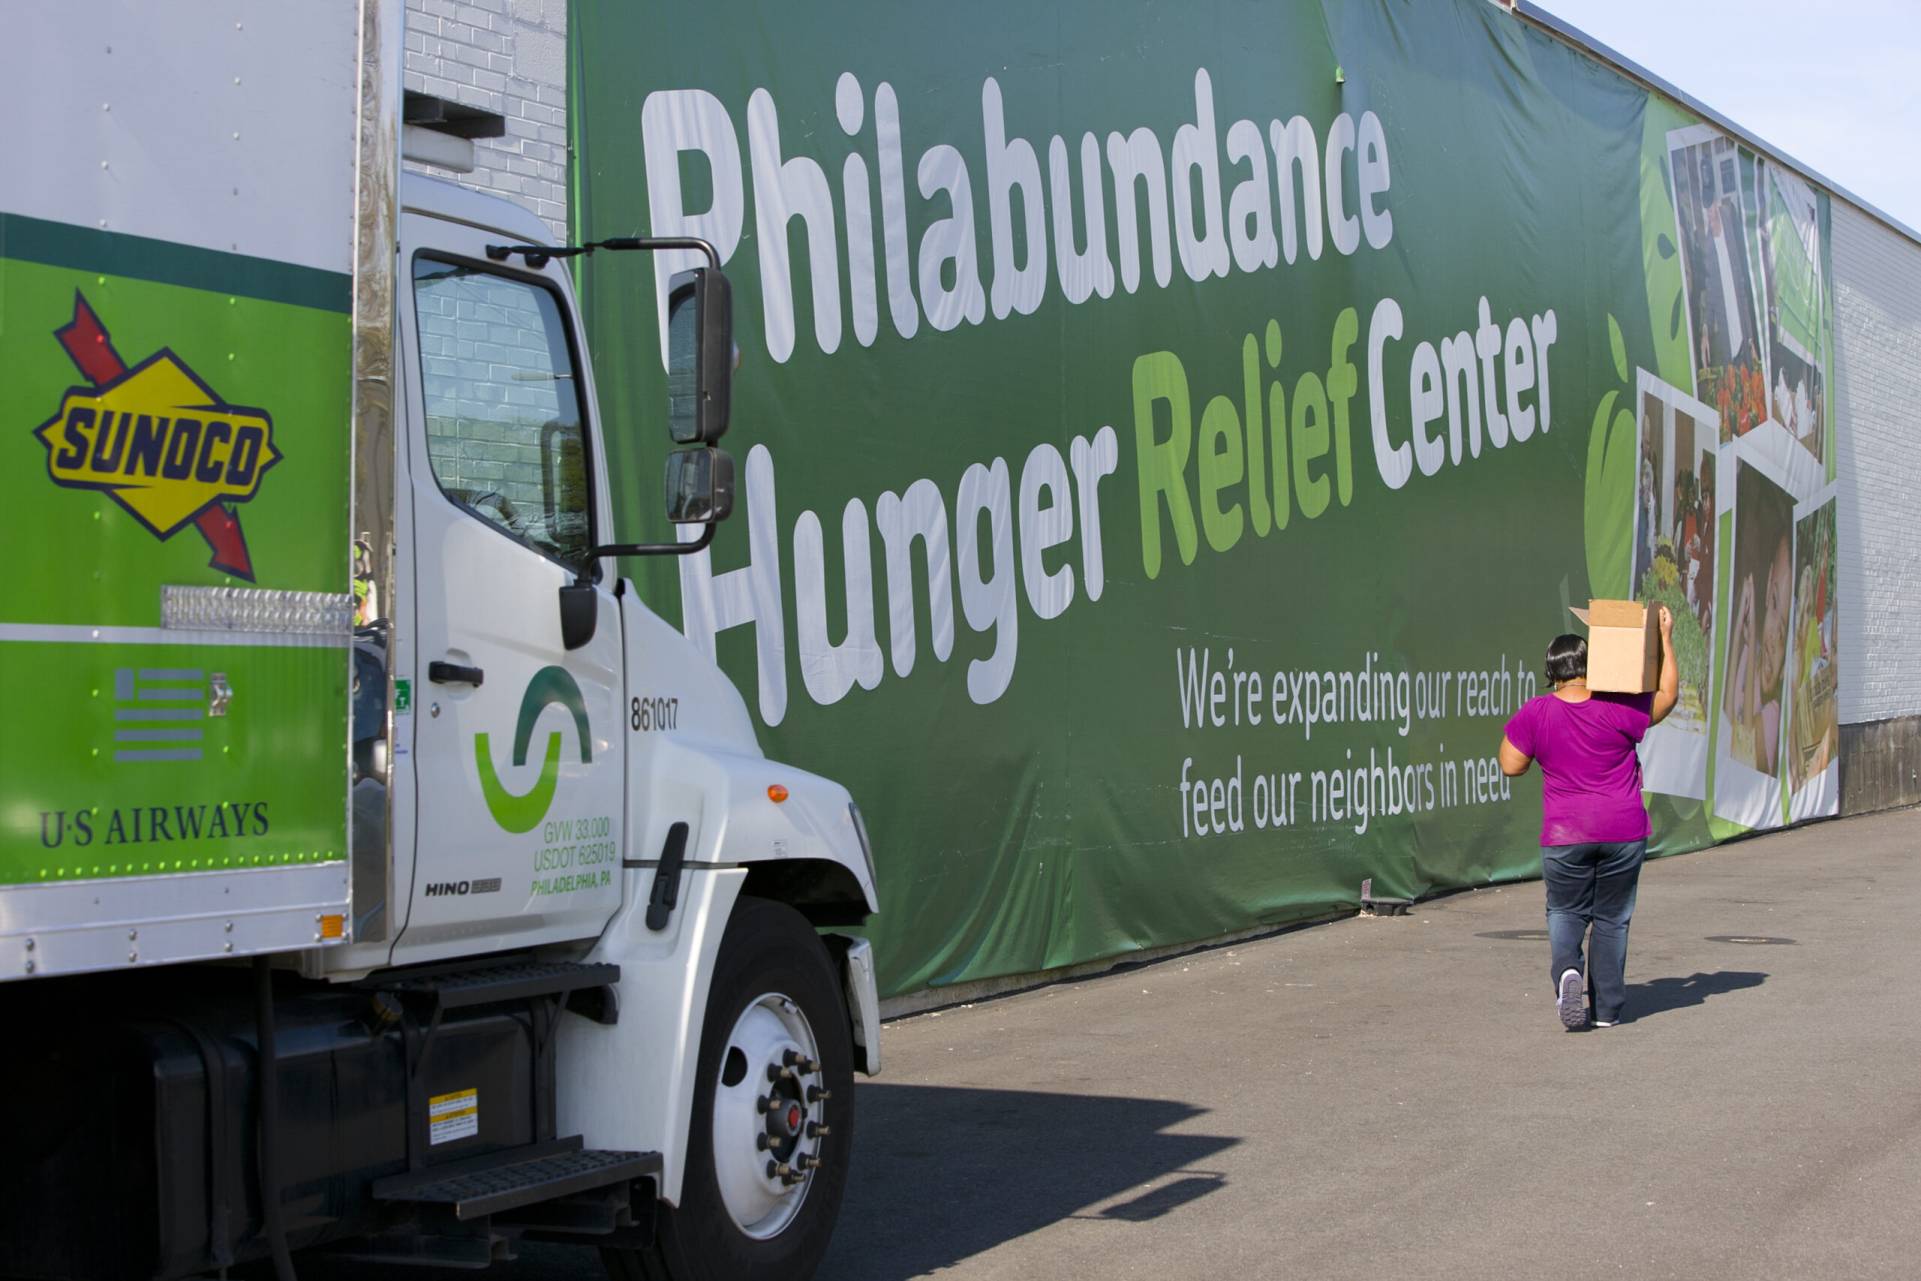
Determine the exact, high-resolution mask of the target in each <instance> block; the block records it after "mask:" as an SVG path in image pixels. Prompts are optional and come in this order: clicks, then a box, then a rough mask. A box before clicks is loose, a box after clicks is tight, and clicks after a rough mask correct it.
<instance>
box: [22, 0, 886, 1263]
mask: <svg viewBox="0 0 1921 1281" xmlns="http://www.w3.org/2000/svg"><path fill="white" fill-rule="evenodd" d="M236 15H237V16H238V19H239V20H237V21H236V20H234V19H235V16H236ZM400 24H401V4H400V3H399V0H363V3H361V4H360V5H358V6H349V5H325V6H322V5H304V6H270V7H266V8H264V9H252V8H249V9H246V10H240V11H235V12H234V13H217V12H216V11H214V10H211V9H209V10H195V11H193V12H191V13H180V12H175V11H166V12H162V11H159V10H155V9H153V8H151V7H149V6H144V5H140V4H135V3H129V2H122V0H86V2H84V3H76V4H71V5H63V6H57V7H46V8H41V9H36V10H34V11H31V12H28V13H24V14H22V15H20V20H19V22H18V23H17V24H16V28H15V30H14V31H13V33H12V35H11V36H10V38H9V40H8V41H7V42H6V45H5V48H4V50H0V70H4V75H5V81H6V84H7V93H8V95H9V98H10V99H11V100H13V101H15V102H16V103H18V104H20V114H19V116H18V118H21V119H24V120H27V121H30V122H31V127H30V128H26V129H23V130H19V131H14V132H13V133H11V134H10V135H9V137H8V138H7V140H6V141H5V142H4V143H0V353H3V355H4V359H3V362H0V363H3V364H4V368H5V370H6V374H7V377H6V383H7V389H6V392H5V393H4V403H5V405H6V420H7V429H6V432H5V438H6V440H7V441H8V455H7V458H8V465H7V466H6V467H5V469H4V472H3V474H4V480H0V485H4V487H5V493H6V498H7V502H8V504H9V505H10V506H11V507H12V508H13V509H14V510H15V511H16V512H17V513H19V514H20V515H21V516H23V517H25V518H26V519H25V520H23V521H22V522H21V523H20V524H18V525H17V526H16V528H15V531H14V532H13V533H12V534H10V535H9V537H8V543H9V549H10V551H11V552H12V554H11V555H10V556H9V558H8V559H9V564H10V567H11V572H10V573H9V574H8V575H7V577H6V580H5V582H4V584H3V585H0V700H3V701H4V703H5V706H6V707H7V709H8V713H9V714H8V716H7V720H6V728H5V731H4V733H0V1012H4V1014H5V1016H6V1018H7V1021H8V1023H9V1025H10V1026H11V1027H12V1028H13V1029H14V1036H13V1038H12V1039H11V1044H10V1053H9V1054H8V1055H7V1062H6V1066H5V1069H4V1071H5V1075H6V1079H7V1088H6V1089H5V1091H4V1093H3V1094H0V1099H3V1100H4V1101H0V1127H3V1128H4V1130H5V1132H6V1133H7V1134H8V1136H9V1139H8V1149H9V1152H10V1154H11V1155H12V1157H13V1159H12V1160H10V1161H9V1162H8V1163H7V1167H6V1170H5V1172H4V1173H3V1174H0V1274H5V1275H10V1276H22V1277H75V1278H80V1277H84V1278H101V1277H174V1276H187V1275H197V1274H202V1273H206V1272H210V1271H215V1270H219V1269H223V1268H225V1267H227V1266H228V1265H230V1264H234V1263H238V1262H244V1261H246V1260H248V1259H256V1258H265V1257H269V1256H271V1257H272V1258H273V1259H274V1260H275V1264H276V1267H277V1269H278V1271H279V1273H280V1275H281V1276H282V1277H287V1276H290V1275H292V1271H293V1264H292V1253H293V1252H294V1251H296V1250H302V1249H328V1250H333V1251H335V1252H344V1253H347V1254H349V1255H352V1256H354V1257H358V1258H362V1259H367V1260H374V1261H380V1260H404V1261H410V1262H436V1261H438V1262H448V1263H461V1264H467V1265H482V1264H485V1263H487V1262H488V1261H490V1260H492V1259H496V1258H501V1257H506V1256H509V1255H511V1253H512V1250H513V1247H514V1243H515V1242H516V1241H518V1240H521V1239H523V1238H527V1237H531V1236H544V1237H548V1238H553V1239H561V1240H571V1241H578V1242H582V1243H586V1244H597V1245H600V1246H602V1247H604V1248H605V1249H606V1250H607V1257H608V1259H609V1265H610V1267H611V1268H612V1269H613V1271H614V1272H615V1274H616V1275H641V1274H642V1273H643V1271H644V1273H645V1274H646V1275H660V1274H665V1275H671V1276H676V1277H710V1276H711V1277H773V1276H781V1277H791V1276H803V1275H806V1274H808V1273H810V1272H811V1271H812V1269H813V1266H814V1264H815V1263H816V1262H817V1261H818V1259H819V1257H820V1255H821V1252H822V1251H823V1250H824V1249H825V1245H826V1241H827V1237H828V1234H829V1233H830V1232H831V1229H832V1225H833V1219H834V1215H835V1211H836V1209H837V1207H838V1203H839V1200H840V1194H841V1188H842V1183H843V1180H844V1178H845V1172H846V1167H847V1155H848V1151H849V1145H850V1143H851V1141H852V1136H853V1130H852V1126H853V1096H852V1076H853V1074H854V1073H855V1072H856V1071H865V1072H873V1071H875V1070H877V1069H878V1066H879V1043H878V1014H877V1008H878V1007H877V1003H876V998H875V986H874V978H873V967H872V963H871V960H870V954H869V950H868V946H867V944H866V942H865V941H864V940H862V939H859V938H856V937H853V936H852V935H849V934H846V933H836V932H834V931H837V930H845V929H847V928H848V927H853V926H858V925H860V924H861V923H862V922H863V921H864V920H866V919H867V917H868V916H869V915H870V914H871V913H872V912H874V911H875V909H876V904H877V900H876V897H875V888H874V875H873V861H872V856H871V852H870V851H869V849H868V848H867V844H866V835H865V832H864V829H863V826H862V822H861V817H860V814H859V811H858V810H857V809H856V808H855V807H854V804H853V802H852V799H851V798H850V796H849V795H848V793H847V791H846V790H845V789H844V788H842V787H840V786H839V785H837V784H835V783H833V782H830V781H828V780H827V779H824V778H819V777H816V776H813V775H810V774H807V773H805V772H803V771H800V770H796V769H792V768H789V767H787V766H784V765H780V764H778V763H776V762H773V761H770V760H768V759H767V758H766V757H765V756H764V755H763V754H762V753H761V751H760V749H759V747H758V746H757V744H756V740H755V735H754V731H753V728H752V723H751V721H750V719H749V716H748V714H747V711H746V708H745V706H744V704H743V703H742V700H741V698H740V696H739V695H738V694H737V693H736V692H735V690H734V688H733V686H732V685H731V684H730V683H729V682H728V681H727V680H726V679H725V677H723V676H722V675H721V673H720V672H719V671H718V669H717V668H716V667H715V666H714V665H713V663H712V661H711V660H710V659H709V658H707V657H706V656H704V655H702V654H701V653H699V652H698V651H697V650H696V649H695V648H693V647H692V646H690V645H689V643H688V642H687V641H686V640H685V639H684V638H683V637H682V635H681V634H680V633H679V632H678V631H677V630H675V629H674V628H672V627H669V626H668V625H666V624H665V623H663V622H662V621H661V619H660V618H659V617H658V616H657V615H656V614H655V613H654V612H653V611H652V610H650V608H649V607H648V605H647V604H646V603H645V602H644V601H643V600H642V599H641V598H640V595H639V594H638V592H637V591H636V590H635V589H634V586H633V584H632V582H631V581H629V580H627V579H625V578H623V577H622V576H621V575H620V573H619V570H618V564H619V561H618V558H620V557H633V556H642V555H653V554H659V555H674V554H679V553H682V552H683V551H685V550H687V549H690V548H699V547H704V546H705V545H706V543H707V540H708V539H709V538H711V536H712V530H713V528H714V525H715V524H716V523H717V522H719V521H720V520H723V519H724V518H725V517H726V516H727V515H728V513H729V510H730V508H731V506H732V493H731V487H732V464H731V461H730V459H729V458H728V456H727V454H726V453H725V452H724V451H723V450H721V449H720V448H719V447H718V445H717V444H716V443H715V442H716V441H717V440H718V439H719V437H720V435H721V434H722V433H723V432H724V431H725V430H726V427H727V401H728V396H727V391H728V383H729V378H730V375H731V366H732V363H733V360H734V359H735V352H734V350H733V346H732V341H731V329H730V325H731V317H730V301H729V291H728V288H727V282H726V280H725V278H724V276H722V275H721V273H720V270H719V263H718V260H717V259H715V258H714V257H713V255H712V253H711V251H708V253H707V258H708V259H709V260H710V261H709V262H708V263H707V265H704V266H698V267H695V268H694V269H692V270H690V271H687V272H683V273H681V274H679V275H677V276H676V278H675V285H674V289H673V291H672V299H671V304H670V306H669V307H668V309H667V311H666V325H665V336H664V340H663V342H662V344H661V350H662V352H663V355H664V359H665V364H666V372H667V378H668V398H667V404H665V405H664V406H661V407H660V409H662V410H664V411H665V412H664V413H662V412H656V413H655V414H654V417H655V418H656V419H659V420H664V421H655V422H652V423H642V422H626V423H621V424H618V425H617V426H610V425H608V424H606V423H603V421H602V420H601V418H600V416H599V413H598V410H597V407H596V401H595V397H594V382H593V367H592V364H591V362H590V360H589V358H588V353H587V350H586V347H585V345H584V343H583V340H582V336H581V329H580V324H579V320H578V316H577V311H576V305H575V300H574V294H573V281H572V279H571V276H570V273H569V270H568V268H569V266H570V265H571V263H572V262H573V260H574V257H576V256H577V255H579V254H581V253H585V252H591V251H594V250H599V251H603V252H619V251H623V250H625V251H637V252H643V253H645V252H651V251H653V250H655V249H658V248H661V247H663V244H664V245H665V246H666V247H672V248H675V249H677V250H681V251H700V250H701V249H703V248H704V246H702V245H701V244H700V243H699V242H698V241H695V240H691V239H677V240H673V241H668V242H663V243H662V244H656V243H654V242H646V241H640V240H633V239H629V240H624V241H618V242H604V243H602V244H600V245H597V246H567V245H554V244H552V243H550V241H551V235H550V233H549V232H548V230H547V229H546V227H545V226H544V225H543V224H542V223H540V222H539V220H538V219H536V218H534V217H533V216H532V214H530V213H529V212H527V211H526V210H524V209H521V208H519V207H517V206H516V205H514V204H512V203H509V202H506V201H502V200H499V199H495V198H490V197H485V196H480V195H476V194H474V193H472V192H470V191H466V190H463V189H461V188H459V187H456V186H454V185H452V184H449V183H445V182H439V181H434V180H432V179H428V178H424V177H419V176H417V175H411V174H409V175H406V176H403V175H402V173H401V161H402V156H403V151H412V152H418V153H419V154H424V155H427V156H430V157H432V158H435V159H437V160H441V161H443V162H444V161H445V160H446V159H447V158H448V157H449V155H451V154H455V153H457V152H458V151H459V149H460V146H461V139H462V138H464V137H471V136H473V135H474V134H476V133H485V132H486V131H487V130H489V129H490V128H497V127H498V121H497V120H489V119H488V118H487V117H486V116H485V114H484V113H475V112H472V111H470V110H465V109H462V108H459V107H457V106H455V105H453V104H449V103H443V102H437V101H434V100H430V99H426V98H424V97H421V98H415V99H413V100H412V101H409V100H408V98H407V96H406V95H404V94H403V92H402V89H401V78H400V50H401V40H400ZM409 121H411V122H414V123H407V122H409ZM643 351H644V352H646V353H647V354H648V356H649V358H651V357H652V353H653V351H654V343H653V340H652V336H651V335H647V336H646V337H645V339H644V340H642V339H637V340H636V341H634V342H633V343H630V344H627V345H626V350H625V351H623V352H622V353H621V354H620V355H618V356H616V357H615V358H616V359H625V358H631V357H632V353H635V352H643ZM662 426H665V427H667V428H668V429H669V431H670V433H671V434H672V437H673V438H674V439H675V440H676V441H677V442H679V444H680V445H681V446H682V448H681V449H679V450H678V451H677V452H676V453H675V455H674V457H673V458H672V460H671V461H670V462H669V464H668V468H667V485H666V493H665V496H664V499H665V501H664V502H663V501H662V495H661V492H660V490H659V489H658V488H657V487H656V486H657V485H658V482H657V481H655V480H653V479H651V478H640V477H635V476H627V475H621V474H619V473H618V471H616V470H615V469H613V468H610V466H609V462H608V460H609V457H610V456H612V455H616V454H618V453H619V452H620V451H618V450H614V449H610V448H609V446H608V440H609V434H610V432H638V431H642V430H659V429H660V428H661V427H662ZM629 488H631V489H635V490H636V492H645V493H647V494H648V497H647V499H646V500H645V502H646V504H647V506H648V507H649V510H650V512H651V513H652V514H653V516H654V525H653V528H654V529H655V530H656V533H657V532H658V531H660V530H665V529H666V528H668V524H669V522H670V521H671V522H673V523H674V524H675V525H676V526H677V527H678V529H679V530H680V531H682V532H681V536H680V537H679V538H678V539H676V540H672V541H667V542H663V543H647V542H644V541H634V540H635V539H638V538H642V537H643V536H644V535H645V532H646V531H645V530H641V529H634V530H625V529H620V530H617V529H616V528H615V527H614V518H613V511H614V502H613V498H612V495H613V493H614V492H615V491H616V490H619V489H629ZM662 516H665V517H666V519H665V520H663V519H660V517H662ZM623 536H624V537H625V538H626V540H627V541H622V538H623Z"/></svg>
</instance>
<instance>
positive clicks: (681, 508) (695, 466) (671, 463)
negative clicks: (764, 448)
mask: <svg viewBox="0 0 1921 1281" xmlns="http://www.w3.org/2000/svg"><path fill="white" fill-rule="evenodd" d="M733 510H734V460H733V457H732V456H731V455H729V454H728V452H727V451H726V450H724V449H713V448H708V449H680V450H676V451H674V452H673V453H671V454H669V455H667V519H668V520H671V521H673V522H674V524H676V525H713V524H715V523H716V522H718V521H723V520H726V519H727V516H728V513H730V512H732V511H733Z"/></svg>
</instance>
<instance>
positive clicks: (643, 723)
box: [627, 698, 680, 733]
mask: <svg viewBox="0 0 1921 1281" xmlns="http://www.w3.org/2000/svg"><path fill="white" fill-rule="evenodd" d="M627 720H628V724H630V725H632V726H633V727H634V728H635V729H636V730H639V731H641V732H643V733H645V732H646V731H648V730H656V729H678V728H679V727H680V700H679V699H678V698H636V699H635V700H634V705H633V710H632V713H631V714H630V715H629V716H628V718H627Z"/></svg>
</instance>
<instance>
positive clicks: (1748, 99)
mask: <svg viewBox="0 0 1921 1281" xmlns="http://www.w3.org/2000/svg"><path fill="white" fill-rule="evenodd" d="M1536 3H1538V4H1539V5H1540V6H1541V7H1542V8H1543V9H1546V10H1547V11H1548V12H1550V13H1552V14H1554V15H1555V16H1556V17H1558V18H1560V19H1561V20H1562V21H1564V22H1566V23H1568V24H1569V25H1571V26H1573V27H1576V28H1578V29H1580V30H1581V31H1584V32H1586V33H1587V34H1588V35H1589V36H1591V37H1593V38H1594V39H1595V40H1597V41H1599V42H1600V43H1601V44H1604V45H1607V46H1608V47H1610V48H1612V49H1613V50H1615V52H1617V53H1619V54H1621V55H1622V56H1624V57H1626V58H1627V59H1629V60H1630V61H1632V62H1637V63H1639V64H1640V65H1641V66H1643V67H1645V68H1646V69H1647V70H1649V71H1651V72H1653V73H1654V74H1655V75H1657V76H1659V77H1661V78H1662V79H1663V80H1666V81H1667V82H1668V83H1670V84H1672V85H1674V86H1676V87H1677V88H1679V89H1681V90H1682V91H1684V92H1686V93H1688V94H1690V95H1692V96H1693V97H1694V98H1696V99H1698V100H1699V101H1701V102H1702V103H1705V104H1706V105H1707V106H1709V107H1711V108H1713V109H1714V110H1716V111H1718V112H1720V113H1721V114H1722V115H1723V116H1725V117H1727V118H1728V119H1730V120H1732V121H1733V122H1734V123H1735V124H1737V125H1740V126H1741V127H1742V128H1743V129H1746V130H1747V131H1748V132H1749V133H1752V134H1754V135H1756V136H1757V137H1759V138H1761V139H1762V140H1763V141H1764V142H1767V143H1769V144H1771V145H1772V146H1774V147H1776V148H1778V149H1779V150H1781V151H1784V152H1786V153H1787V154H1788V155H1789V156H1791V157H1793V158H1794V159H1795V160H1798V161H1800V162H1801V163H1802V164H1804V165H1806V166H1808V167H1809V168H1811V169H1813V170H1815V171H1816V172H1817V173H1819V174H1821V175H1822V176H1824V177H1826V178H1828V179H1829V180H1830V181H1832V182H1834V183H1836V184H1838V185H1839V186H1841V187H1843V188H1845V189H1847V190H1848V191H1850V192H1852V193H1853V194H1854V195H1855V196H1857V197H1859V198H1860V199H1862V200H1865V201H1866V202H1868V203H1869V204H1871V205H1874V206H1876V207H1877V208H1879V209H1880V210H1881V211H1882V212H1884V213H1886V214H1888V215H1889V216H1890V217H1893V218H1895V219H1897V220H1899V221H1901V222H1904V223H1906V224H1907V225H1908V226H1909V227H1910V228H1913V229H1916V230H1921V0H1793V2H1790V0H1536Z"/></svg>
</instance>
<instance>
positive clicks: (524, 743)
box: [474, 667, 594, 832]
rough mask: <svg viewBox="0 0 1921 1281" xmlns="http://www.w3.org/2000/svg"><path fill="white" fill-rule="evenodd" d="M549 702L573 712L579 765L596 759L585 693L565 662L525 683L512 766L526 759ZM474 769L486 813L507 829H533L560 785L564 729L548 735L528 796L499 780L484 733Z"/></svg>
mask: <svg viewBox="0 0 1921 1281" xmlns="http://www.w3.org/2000/svg"><path fill="white" fill-rule="evenodd" d="M549 703H556V704H559V705H560V706H561V707H564V708H566V709H567V710H568V711H569V712H571V713H573V717H574V731H575V733H576V734H577V735H578V737H579V739H580V761H581V764H583V765H585V764H588V763H590V762H591V761H592V760H593V759H594V747H593V739H592V736H591V735H590V734H589V732H588V726H587V701H586V700H585V699H584V698H582V697H581V694H580V685H579V684H578V683H577V682H576V681H575V680H574V678H573V677H572V676H571V675H569V674H568V672H567V669H566V668H564V667H543V668H541V669H540V670H539V671H537V672H535V673H534V678H533V679H532V680H531V681H528V682H527V692H526V693H525V694H523V695H521V697H520V717H519V719H518V720H516V721H515V722H514V765H515V766H516V767H519V766H522V765H525V764H526V763H527V749H528V747H529V746H530V745H531V744H532V742H533V737H534V722H535V721H537V720H539V719H540V713H541V711H542V710H543V709H544V708H545V707H546V706H547V705H548V704H549ZM474 768H475V769H476V770H478V771H479V773H480V794H481V796H482V797H484V798H485V799H486V801H487V812H488V813H489V814H492V815H493V816H494V822H496V823H498V824H500V826H501V827H502V828H504V829H506V830H507V831H509V832H531V831H533V830H534V828H535V827H536V826H537V825H538V824H539V823H540V820H541V819H543V818H545V817H547V809H548V807H549V806H551V805H552V804H553V803H554V789H555V788H556V787H558V786H559V785H560V734H559V732H558V731H556V732H553V733H550V734H548V735H547V752H546V755H545V756H544V757H543V758H542V760H541V763H540V777H539V779H537V780H536V781H535V783H534V785H533V788H532V789H531V790H529V791H528V792H527V793H526V794H525V795H521V796H516V795H514V794H513V793H512V792H510V791H508V790H507V788H506V787H505V785H503V784H502V783H501V781H500V776H499V775H498V774H496V773H495V772H494V753H493V749H492V747H491V746H489V743H488V736H487V735H486V734H476V735H474Z"/></svg>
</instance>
